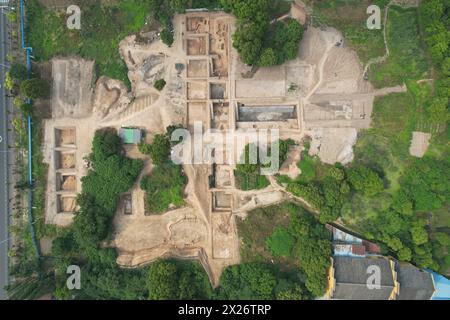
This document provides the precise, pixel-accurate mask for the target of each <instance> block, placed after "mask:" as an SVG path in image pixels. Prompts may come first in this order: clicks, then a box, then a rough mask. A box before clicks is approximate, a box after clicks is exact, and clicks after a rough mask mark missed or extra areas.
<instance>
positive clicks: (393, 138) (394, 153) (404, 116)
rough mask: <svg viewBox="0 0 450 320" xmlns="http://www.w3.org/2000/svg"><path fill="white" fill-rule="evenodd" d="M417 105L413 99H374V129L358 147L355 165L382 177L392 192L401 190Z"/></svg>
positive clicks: (399, 96)
mask: <svg viewBox="0 0 450 320" xmlns="http://www.w3.org/2000/svg"><path fill="white" fill-rule="evenodd" d="M415 111H416V104H415V101H414V97H413V95H411V94H410V93H409V92H407V93H396V94H390V95H388V96H384V97H378V98H376V99H375V102H374V108H373V112H372V119H373V120H372V121H373V122H372V126H373V128H371V129H369V130H366V131H364V132H363V133H362V135H361V137H360V138H359V139H358V142H357V143H356V146H355V161H356V162H359V163H363V164H365V165H367V166H369V167H371V168H373V169H374V170H376V171H377V172H378V173H380V174H381V175H382V176H384V177H385V180H386V183H388V184H389V186H390V190H389V191H390V192H394V191H396V190H397V189H398V187H399V184H398V179H399V177H400V175H401V173H402V171H403V170H404V168H405V166H407V162H405V161H408V160H411V157H410V156H409V145H410V140H411V136H412V131H413V130H414V127H415Z"/></svg>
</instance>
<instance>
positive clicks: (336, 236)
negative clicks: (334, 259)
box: [326, 224, 381, 257]
mask: <svg viewBox="0 0 450 320" xmlns="http://www.w3.org/2000/svg"><path fill="white" fill-rule="evenodd" d="M326 228H327V229H328V230H330V231H331V234H332V239H331V240H332V243H333V253H334V255H335V256H347V257H366V256H369V255H380V254H381V249H380V247H379V246H378V245H377V244H375V243H373V242H370V241H367V240H363V239H361V238H358V237H356V236H354V235H352V234H350V233H348V232H345V231H342V230H340V229H338V228H336V227H334V226H332V225H330V224H327V225H326Z"/></svg>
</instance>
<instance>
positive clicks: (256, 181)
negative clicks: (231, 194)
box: [234, 170, 270, 191]
mask: <svg viewBox="0 0 450 320" xmlns="http://www.w3.org/2000/svg"><path fill="white" fill-rule="evenodd" d="M234 179H235V183H236V188H238V189H241V190H244V191H247V190H259V189H264V188H265V187H267V186H269V185H270V182H269V180H268V179H267V178H266V176H263V175H259V174H248V173H245V172H241V171H238V170H234Z"/></svg>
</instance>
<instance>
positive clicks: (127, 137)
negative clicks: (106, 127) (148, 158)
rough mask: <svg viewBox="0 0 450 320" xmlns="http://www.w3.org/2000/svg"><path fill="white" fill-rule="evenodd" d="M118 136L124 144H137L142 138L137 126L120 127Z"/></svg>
mask: <svg viewBox="0 0 450 320" xmlns="http://www.w3.org/2000/svg"><path fill="white" fill-rule="evenodd" d="M119 136H120V138H121V139H122V141H123V143H125V144H139V143H140V142H141V140H142V131H141V129H138V128H120V131H119Z"/></svg>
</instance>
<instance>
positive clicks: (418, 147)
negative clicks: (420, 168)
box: [409, 131, 431, 158]
mask: <svg viewBox="0 0 450 320" xmlns="http://www.w3.org/2000/svg"><path fill="white" fill-rule="evenodd" d="M430 139H431V134H430V133H425V132H419V131H414V132H413V135H412V139H411V146H410V147H409V154H410V155H412V156H414V157H418V158H422V157H423V155H424V154H425V152H427V149H428V146H429V145H430Z"/></svg>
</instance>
